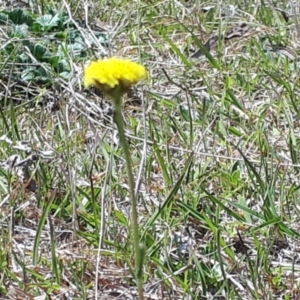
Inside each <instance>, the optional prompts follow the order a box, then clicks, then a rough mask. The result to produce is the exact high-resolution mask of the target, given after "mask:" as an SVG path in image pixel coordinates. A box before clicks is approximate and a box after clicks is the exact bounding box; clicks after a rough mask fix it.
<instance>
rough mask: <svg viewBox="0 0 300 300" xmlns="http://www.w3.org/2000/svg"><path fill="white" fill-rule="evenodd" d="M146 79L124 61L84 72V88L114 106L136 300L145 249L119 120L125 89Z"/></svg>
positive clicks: (107, 62)
mask: <svg viewBox="0 0 300 300" xmlns="http://www.w3.org/2000/svg"><path fill="white" fill-rule="evenodd" d="M146 77H147V71H146V68H145V67H144V66H142V65H140V64H138V63H135V62H132V61H130V60H126V59H119V58H107V59H103V60H98V61H94V62H92V63H91V64H90V65H89V66H87V67H86V68H85V70H84V86H85V87H86V88H88V87H90V86H94V87H95V88H97V89H99V90H101V91H102V92H103V93H104V94H105V95H106V96H108V97H109V98H110V99H111V100H112V101H113V104H114V108H115V112H114V122H115V123H116V125H117V128H118V132H119V138H120V144H121V146H122V148H123V152H124V158H125V161H126V169H127V175H128V183H129V188H130V199H131V206H132V208H131V224H132V231H133V235H134V237H133V239H134V243H133V244H134V252H135V270H136V273H135V276H136V282H137V287H138V295H139V300H143V299H144V296H143V261H144V248H143V246H142V245H141V244H140V232H139V225H138V215H137V199H136V195H135V191H134V189H135V183H134V177H133V172H132V167H131V155H130V151H129V146H128V142H127V139H126V136H125V130H124V121H123V116H122V96H123V94H124V93H126V92H127V91H128V89H129V88H130V87H131V86H132V85H134V84H136V83H138V82H139V81H141V80H143V79H145V78H146Z"/></svg>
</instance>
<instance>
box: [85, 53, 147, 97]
mask: <svg viewBox="0 0 300 300" xmlns="http://www.w3.org/2000/svg"><path fill="white" fill-rule="evenodd" d="M146 77H147V71H146V69H145V67H144V66H142V65H140V64H138V63H135V62H132V61H130V60H126V59H119V58H107V59H103V60H98V61H93V62H92V63H91V64H90V65H89V66H88V67H86V68H85V71H84V86H85V87H86V88H87V87H90V86H95V87H96V88H98V89H100V90H102V91H103V92H106V93H109V92H110V91H111V90H114V89H115V88H117V87H119V88H120V90H121V91H123V92H124V91H125V90H127V89H128V88H129V87H130V86H132V85H133V84H135V83H137V82H139V81H140V80H142V79H144V78H146Z"/></svg>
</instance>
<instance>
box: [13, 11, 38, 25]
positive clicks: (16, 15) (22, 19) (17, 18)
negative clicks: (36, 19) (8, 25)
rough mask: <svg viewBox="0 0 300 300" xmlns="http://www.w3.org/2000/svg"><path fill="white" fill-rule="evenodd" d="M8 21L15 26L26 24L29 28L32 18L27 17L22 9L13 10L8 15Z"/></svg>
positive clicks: (27, 14)
mask: <svg viewBox="0 0 300 300" xmlns="http://www.w3.org/2000/svg"><path fill="white" fill-rule="evenodd" d="M8 16H9V19H10V20H11V21H12V22H13V23H14V24H16V25H22V24H26V25H28V26H31V24H32V23H33V18H32V17H31V16H30V15H29V13H28V11H26V10H23V9H20V8H18V9H14V10H13V11H11V12H9V13H8Z"/></svg>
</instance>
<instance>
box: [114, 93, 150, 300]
mask: <svg viewBox="0 0 300 300" xmlns="http://www.w3.org/2000/svg"><path fill="white" fill-rule="evenodd" d="M113 102H114V106H115V114H114V121H115V123H116V124H117V127H118V131H119V138H120V143H121V146H122V147H123V151H124V158H125V162H126V169H127V176H128V181H129V188H130V198H131V206H132V207H131V219H132V227H133V238H134V249H135V267H136V281H137V286H138V294H139V300H143V299H144V295H143V257H142V249H141V247H140V235H139V225H138V214H137V199H136V196H135V192H134V188H135V184H134V178H133V173H132V168H131V159H130V152H129V146H128V142H127V139H126V136H125V131H124V122H123V116H122V99H121V97H120V95H114V99H113Z"/></svg>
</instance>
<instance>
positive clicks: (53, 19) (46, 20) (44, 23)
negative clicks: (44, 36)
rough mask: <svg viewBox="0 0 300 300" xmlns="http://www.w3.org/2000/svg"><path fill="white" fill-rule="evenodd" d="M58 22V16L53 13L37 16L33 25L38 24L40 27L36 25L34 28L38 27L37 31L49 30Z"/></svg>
mask: <svg viewBox="0 0 300 300" xmlns="http://www.w3.org/2000/svg"><path fill="white" fill-rule="evenodd" d="M58 22H59V16H58V15H55V16H52V15H43V16H41V17H39V18H37V19H36V20H35V22H34V25H36V24H37V25H39V26H40V27H36V26H35V29H38V30H37V31H49V30H51V29H52V28H54V27H57V26H58Z"/></svg>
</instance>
